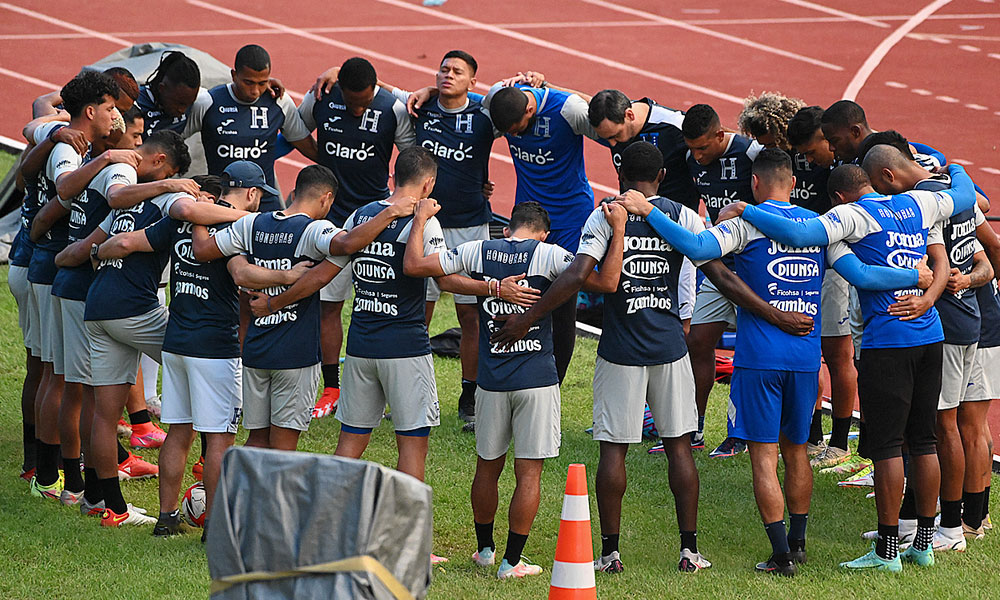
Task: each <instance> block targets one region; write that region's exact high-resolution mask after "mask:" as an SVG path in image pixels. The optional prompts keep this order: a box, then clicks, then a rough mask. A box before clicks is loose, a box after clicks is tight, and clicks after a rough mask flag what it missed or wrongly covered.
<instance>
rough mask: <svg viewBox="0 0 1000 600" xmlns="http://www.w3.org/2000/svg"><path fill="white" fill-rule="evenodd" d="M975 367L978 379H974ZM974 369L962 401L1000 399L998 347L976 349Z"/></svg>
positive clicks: (999, 352)
mask: <svg viewBox="0 0 1000 600" xmlns="http://www.w3.org/2000/svg"><path fill="white" fill-rule="evenodd" d="M976 367H978V369H979V371H978V372H979V373H980V375H981V377H980V378H978V379H977V378H976V377H975V375H976V373H977V370H976ZM976 367H973V371H972V372H973V377H972V379H970V381H969V388H968V390H966V392H965V397H964V398H962V400H963V401H968V402H974V401H980V400H996V399H997V398H1000V346H996V347H993V348H976Z"/></svg>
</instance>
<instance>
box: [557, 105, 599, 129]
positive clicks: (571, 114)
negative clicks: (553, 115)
mask: <svg viewBox="0 0 1000 600" xmlns="http://www.w3.org/2000/svg"><path fill="white" fill-rule="evenodd" d="M589 110H590V109H589V105H588V104H587V101H586V100H584V99H583V98H581V97H580V96H577V95H576V94H570V95H569V97H568V98H566V101H565V102H563V105H562V109H561V110H560V111H559V114H561V115H562V118H564V119H566V122H567V123H569V126H570V128H571V129H572V130H573V133H575V134H577V135H585V136H587V137H589V138H590V139H592V140H596V139H598V137H597V133H596V132H595V131H594V128H593V126H592V125H591V124H590V117H589Z"/></svg>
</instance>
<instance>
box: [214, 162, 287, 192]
mask: <svg viewBox="0 0 1000 600" xmlns="http://www.w3.org/2000/svg"><path fill="white" fill-rule="evenodd" d="M222 174H223V182H224V183H225V184H226V185H227V186H229V187H231V188H252V187H255V188H260V189H261V190H263V191H264V193H265V194H269V195H272V196H277V195H278V190H276V189H274V188H273V187H271V186H269V185H267V180H266V179H264V170H263V169H261V168H260V165H258V164H257V163H255V162H250V161H249V160H238V161H236V162H234V163H230V164H229V166H228V167H226V168H225V169H224V170H223V171H222Z"/></svg>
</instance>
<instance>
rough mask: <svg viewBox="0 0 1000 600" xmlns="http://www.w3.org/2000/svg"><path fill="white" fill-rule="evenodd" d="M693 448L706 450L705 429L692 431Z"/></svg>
mask: <svg viewBox="0 0 1000 600" xmlns="http://www.w3.org/2000/svg"><path fill="white" fill-rule="evenodd" d="M661 443H662V442H661ZM691 449H692V450H704V449H705V432H703V431H692V432H691Z"/></svg>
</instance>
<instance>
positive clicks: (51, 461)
mask: <svg viewBox="0 0 1000 600" xmlns="http://www.w3.org/2000/svg"><path fill="white" fill-rule="evenodd" d="M35 447H36V448H37V449H38V455H37V463H36V465H35V482H36V483H38V485H52V484H53V483H55V482H56V481H58V480H59V444H46V443H45V442H43V441H42V440H38V441H36V442H35Z"/></svg>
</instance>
